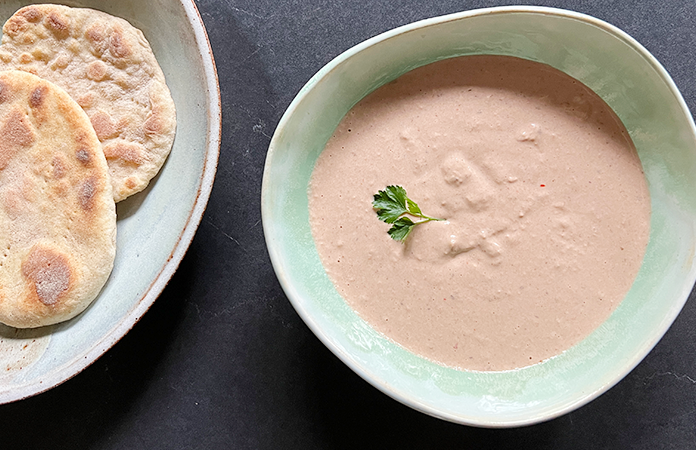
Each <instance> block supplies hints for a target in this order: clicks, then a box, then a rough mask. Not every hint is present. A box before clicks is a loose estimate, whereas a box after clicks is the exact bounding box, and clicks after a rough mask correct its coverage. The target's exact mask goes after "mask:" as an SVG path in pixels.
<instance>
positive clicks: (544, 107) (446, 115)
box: [309, 56, 650, 370]
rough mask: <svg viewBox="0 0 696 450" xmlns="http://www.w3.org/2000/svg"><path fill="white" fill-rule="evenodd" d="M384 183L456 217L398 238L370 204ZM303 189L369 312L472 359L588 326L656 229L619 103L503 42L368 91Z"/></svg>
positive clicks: (550, 347)
mask: <svg viewBox="0 0 696 450" xmlns="http://www.w3.org/2000/svg"><path fill="white" fill-rule="evenodd" d="M391 184H396V185H401V186H403V187H404V188H405V189H406V191H407V192H408V195H409V197H410V198H412V199H413V200H414V201H416V202H417V203H418V204H419V206H420V207H421V209H422V210H423V212H424V213H425V214H427V215H429V216H434V217H441V218H445V219H447V220H446V221H443V222H429V223H427V224H424V225H419V226H417V227H416V228H415V229H414V231H413V232H412V233H411V235H410V236H409V237H408V238H407V240H406V241H405V243H400V242H397V241H394V240H392V239H391V238H390V237H389V236H388V235H387V230H388V228H389V227H390V225H388V224H385V223H383V222H380V221H379V220H378V219H377V215H376V214H375V212H374V210H373V209H372V205H371V202H372V198H373V195H374V194H375V193H377V191H378V190H382V189H384V188H385V187H386V186H387V185H391ZM309 207H310V222H311V228H312V233H313V236H314V240H315V242H316V245H317V249H318V251H319V255H320V257H321V260H322V262H323V265H324V267H325V269H326V272H327V273H328V275H329V277H330V278H331V280H332V281H333V283H334V284H335V286H336V289H337V290H338V292H339V293H340V294H341V295H342V296H343V298H344V299H345V300H346V301H347V302H348V304H349V305H350V306H351V307H352V308H353V309H355V311H357V313H358V314H359V315H360V317H362V318H363V319H364V320H365V321H367V322H368V323H369V324H371V325H372V326H373V327H374V328H375V329H376V330H378V331H379V332H381V333H383V334H384V335H385V336H387V337H388V338H390V339H391V340H393V341H394V342H396V343H398V344H399V345H401V346H403V347H405V348H406V349H408V350H411V351H413V352H414V353H416V354H419V355H421V356H423V357H425V358H428V359H430V360H433V361H436V362H439V363H441V364H444V365H447V366H453V367H458V368H462V369H471V370H506V369H514V368H519V367H523V366H527V365H531V364H535V363H538V362H540V361H543V360H545V359H547V358H550V357H552V356H554V355H558V354H559V353H561V352H563V351H564V350H566V349H568V348H569V347H571V346H573V345H574V344H576V343H578V342H579V341H581V340H582V339H583V338H585V337H586V336H587V335H588V334H590V333H591V332H592V331H593V330H594V329H595V328H597V327H598V326H599V325H600V324H601V323H602V322H603V321H604V320H605V319H607V317H608V316H609V315H610V314H611V312H612V311H613V310H614V309H615V308H616V307H617V305H618V304H619V302H621V300H622V299H623V297H624V296H625V295H626V293H627V292H628V290H629V288H630V287H631V284H632V283H633V280H634V278H635V277H636V274H637V272H638V269H639V267H640V265H641V262H642V259H643V254H644V252H645V248H646V246H647V242H648V235H649V229H650V224H649V220H650V197H649V193H648V188H647V185H646V181H645V177H644V175H643V171H642V166H641V163H640V160H639V159H638V156H637V154H636V151H635V148H634V146H633V144H632V142H631V140H630V138H629V136H628V133H627V132H626V129H625V128H624V127H623V125H622V124H621V122H620V121H619V119H618V118H617V117H616V115H615V114H614V113H613V111H612V110H611V109H610V108H609V106H608V105H607V104H606V103H604V102H603V101H602V100H601V99H600V98H599V97H598V96H597V95H596V94H595V93H594V92H592V91H591V90H590V89H589V88H587V87H586V86H584V85H583V84H582V83H580V82H579V81H577V80H575V79H573V78H571V77H569V76H568V75H565V74H564V73H562V72H560V71H558V70H556V69H553V68H551V67H549V66H547V65H543V64H539V63H534V62H530V61H526V60H522V59H518V58H512V57H503V56H469V57H461V58H455V59H449V60H446V61H441V62H437V63H434V64H430V65H428V66H425V67H422V68H419V69H416V70H414V71H412V72H409V73H407V74H406V75H404V76H402V77H400V78H399V79H397V80H396V81H393V82H391V83H389V84H387V85H385V86H383V87H381V88H379V89H378V90H376V91H375V92H373V93H372V94H370V95H368V96H367V97H366V98H365V99H363V100H362V101H361V102H360V103H358V104H357V105H356V106H355V107H354V108H353V109H352V110H351V111H350V112H349V113H348V114H347V115H346V117H345V118H344V119H343V121H342V122H341V124H340V125H339V126H338V128H337V129H336V131H335V133H334V135H333V137H332V138H331V139H330V140H329V142H328V144H327V145H326V149H325V150H324V151H323V152H322V154H321V155H320V157H319V159H318V160H317V163H316V166H315V168H314V172H313V175H312V179H311V185H310V192H309Z"/></svg>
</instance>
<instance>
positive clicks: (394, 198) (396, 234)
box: [372, 186, 444, 242]
mask: <svg viewBox="0 0 696 450" xmlns="http://www.w3.org/2000/svg"><path fill="white" fill-rule="evenodd" d="M372 207H373V208H374V209H375V212H376V213H377V217H378V218H379V220H381V221H383V222H386V223H390V224H392V225H393V226H392V227H391V228H390V229H389V231H388V232H387V233H389V236H391V237H392V239H394V240H397V241H402V242H403V241H404V240H405V239H406V238H407V237H408V235H409V234H410V233H411V230H413V228H414V227H415V226H416V225H420V224H421V223H425V222H430V221H431V220H444V219H436V218H434V217H428V216H426V215H424V214H423V213H422V212H421V209H420V208H419V207H418V205H417V204H416V202H414V201H413V200H411V199H410V198H408V195H406V189H404V188H403V187H401V186H387V188H386V189H385V190H383V191H378V192H377V193H376V194H375V196H374V199H373V201H372ZM406 214H408V215H410V216H413V217H418V218H421V219H423V220H420V221H418V222H414V221H412V220H411V219H409V218H408V217H405V215H406Z"/></svg>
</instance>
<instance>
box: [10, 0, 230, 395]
mask: <svg viewBox="0 0 696 450" xmlns="http://www.w3.org/2000/svg"><path fill="white" fill-rule="evenodd" d="M178 2H179V3H180V4H181V6H182V7H183V9H184V12H185V15H186V18H187V20H188V23H189V25H190V27H191V30H192V32H193V35H194V36H195V42H194V43H192V45H193V46H195V49H196V50H195V51H197V52H198V53H199V55H200V60H201V61H202V65H203V67H202V68H201V69H202V73H203V77H202V79H203V83H204V89H205V91H206V92H207V99H206V100H207V107H206V111H207V119H206V122H207V130H206V134H207V135H206V138H205V143H206V145H205V149H204V152H205V153H204V155H203V170H202V172H201V173H200V174H199V177H198V189H197V193H196V196H195V202H194V203H193V205H192V207H191V209H190V210H189V212H188V219H187V220H186V222H185V225H184V227H183V229H181V230H180V234H179V237H178V240H177V241H176V245H175V246H174V248H173V249H171V253H170V254H169V257H168V258H166V262H165V263H164V265H163V266H161V268H160V269H159V271H158V272H157V275H156V276H155V277H154V279H152V282H151V284H150V285H149V287H148V288H147V289H146V290H145V291H144V292H143V293H142V296H141V297H140V300H139V301H138V302H137V304H135V306H134V307H132V308H131V309H130V310H129V311H128V313H127V314H126V315H125V316H124V317H123V318H122V319H121V320H120V321H119V322H118V323H117V324H116V325H115V326H114V327H113V328H112V329H111V330H109V331H108V332H106V333H105V334H104V335H103V337H102V338H101V339H100V340H99V341H97V342H94V343H93V344H92V345H91V347H90V348H89V350H88V351H86V352H83V353H81V354H78V355H76V356H74V357H73V358H72V360H70V361H68V362H67V363H65V364H63V365H61V367H60V368H58V369H57V370H53V371H51V372H49V373H47V374H45V376H41V377H39V378H37V379H34V380H31V381H30V382H28V383H25V384H20V385H17V386H16V387H14V388H13V389H12V390H8V391H4V392H0V404H4V403H9V402H13V401H16V400H21V399H25V398H28V397H31V396H33V395H36V394H39V393H42V392H45V391H47V390H49V389H51V388H53V387H55V386H57V385H59V384H61V383H63V382H65V381H67V380H69V379H70V378H72V377H74V376H75V375H77V374H78V373H80V372H81V371H82V370H84V369H85V368H87V367H88V366H89V365H90V364H92V363H93V362H94V361H96V360H97V359H98V358H99V357H100V356H102V355H103V354H104V353H105V352H106V351H107V350H108V349H110V348H111V347H113V346H114V345H115V344H116V342H118V341H119V340H120V339H121V338H122V337H123V336H125V334H126V333H127V332H128V331H130V330H131V328H133V326H134V325H135V324H136V323H137V322H138V320H140V318H141V317H142V316H143V314H145V312H147V310H148V309H149V308H150V306H152V304H153V303H154V302H155V300H156V299H157V297H158V296H159V295H160V294H161V293H162V291H163V289H164V288H165V286H166V285H167V283H168V282H169V280H170V278H171V277H172V275H173V274H174V272H175V271H176V269H177V267H178V266H179V263H180V262H181V260H182V258H183V257H184V254H185V253H186V250H187V249H188V247H189V245H190V243H191V241H192V240H193V237H194V235H195V233H196V230H197V228H198V225H199V223H200V221H201V218H202V216H203V212H204V211H205V208H206V205H207V203H208V199H209V197H210V193H211V190H212V186H213V181H214V178H215V172H216V170H217V162H218V157H219V153H220V137H221V122H222V112H221V102H220V88H219V84H218V78H217V70H216V67H215V61H214V58H213V52H212V49H211V47H210V42H209V40H208V36H207V33H206V30H205V25H204V24H203V20H202V18H201V16H200V13H199V11H198V9H197V7H196V5H195V3H194V2H193V0H178ZM180 131H181V128H180V129H179V130H178V131H177V132H180ZM175 145H176V144H175ZM165 167H166V165H165ZM73 320H80V318H79V317H78V318H76V319H73Z"/></svg>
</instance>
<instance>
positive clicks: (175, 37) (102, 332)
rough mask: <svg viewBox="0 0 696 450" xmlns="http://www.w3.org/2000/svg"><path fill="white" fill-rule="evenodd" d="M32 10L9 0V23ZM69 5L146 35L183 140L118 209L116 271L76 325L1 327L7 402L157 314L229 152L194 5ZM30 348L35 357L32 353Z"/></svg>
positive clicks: (0, 389)
mask: <svg viewBox="0 0 696 450" xmlns="http://www.w3.org/2000/svg"><path fill="white" fill-rule="evenodd" d="M29 3H32V2H26V1H6V2H3V3H2V4H0V22H2V23H4V21H5V20H7V19H8V18H9V17H10V16H11V15H12V14H13V13H14V12H15V11H16V10H17V9H19V8H20V7H22V6H25V5H27V4H29ZM69 5H70V6H83V7H91V8H94V9H99V10H102V11H105V12H108V13H111V14H114V15H116V16H119V17H122V18H124V19H126V20H128V21H129V22H131V23H132V24H133V25H135V26H136V27H138V28H140V29H141V30H142V31H143V32H144V34H145V36H146V38H147V39H148V40H149V42H150V44H151V46H152V48H153V51H154V53H155V55H156V57H157V59H158V62H159V63H160V66H161V67H162V69H163V71H164V74H165V77H166V80H167V84H168V86H169V88H170V90H171V93H172V97H173V98H174V103H175V105H176V108H177V133H176V138H175V142H174V146H173V148H172V151H171V154H170V155H169V157H168V159H167V161H166V163H165V165H164V167H163V168H162V170H161V171H160V173H159V175H158V176H157V177H156V178H155V179H154V180H152V182H151V183H150V185H149V186H148V188H147V189H146V190H145V191H144V192H141V193H139V194H136V195H134V196H132V197H130V198H128V199H127V200H125V201H123V202H121V203H119V204H118V206H117V215H118V232H117V234H118V235H117V252H116V260H115V264H114V270H113V272H112V274H111V277H110V278H109V280H108V282H107V284H106V286H105V287H104V289H103V290H102V292H101V293H100V295H99V297H98V298H97V300H96V301H95V302H94V303H93V304H92V305H91V306H90V307H89V308H88V309H87V310H86V311H85V312H84V313H82V314H81V315H79V316H78V317H76V318H75V319H73V320H70V321H68V322H64V323H62V324H58V325H55V326H50V327H44V328H39V329H35V330H16V329H13V328H9V327H4V326H2V325H0V369H2V373H0V404H1V403H5V402H9V401H12V400H16V399H20V398H24V397H27V396H29V395H33V394H35V393H37V392H41V391H44V390H46V389H49V388H50V387H52V386H54V385H56V384H58V383H60V382H62V381H64V380H66V379H68V378H70V377H71V376H73V375H75V374H76V373H78V372H79V371H80V370H82V369H83V368H84V367H85V366H87V365H88V364H89V363H91V362H92V361H94V360H95V359H96V358H97V357H98V356H100V355H101V354H102V353H103V352H104V351H106V350H107V349H108V348H109V347H111V346H112V345H113V344H114V343H115V342H116V341H117V340H118V339H119V338H120V337H122V336H123V335H124V334H125V333H126V332H127V331H128V330H129V329H130V328H131V327H132V326H133V324H134V323H135V322H136V321H137V320H138V319H139V317H140V315H142V314H143V313H144V312H145V311H146V310H147V308H148V307H149V306H150V305H151V304H152V302H153V301H154V300H155V299H156V297H157V295H158V294H159V293H160V292H161V290H162V289H163V288H164V286H165V284H166V282H167V280H168V278H169V277H170V276H171V275H172V273H173V272H174V270H175V269H176V266H177V265H178V263H179V261H180V260H181V257H182V256H183V254H184V252H185V250H186V248H187V246H188V244H189V242H190V241H191V238H192V237H193V233H194V232H195V229H196V227H197V225H198V222H199V220H200V217H201V214H202V212H203V209H204V208H205V204H206V202H207V199H208V196H209V193H210V187H211V185H212V178H213V176H214V173H215V164H216V161H217V154H218V150H219V148H218V146H219V123H220V122H219V120H220V117H219V95H218V88H217V83H216V80H215V74H214V63H213V60H212V56H211V54H210V53H209V52H208V50H209V47H208V46H207V40H206V38H205V32H204V29H203V26H202V22H200V17H198V15H197V12H196V10H195V6H194V5H193V2H192V1H188V0H182V1H179V0H152V1H147V2H141V1H136V0H119V1H108V2H103V1H98V0H85V1H82V2H70V3H69ZM216 130H217V131H216ZM25 344H28V345H29V347H28V349H29V350H31V351H28V350H27V351H22V349H23V348H24V345H25ZM5 366H6V367H7V370H5Z"/></svg>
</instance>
